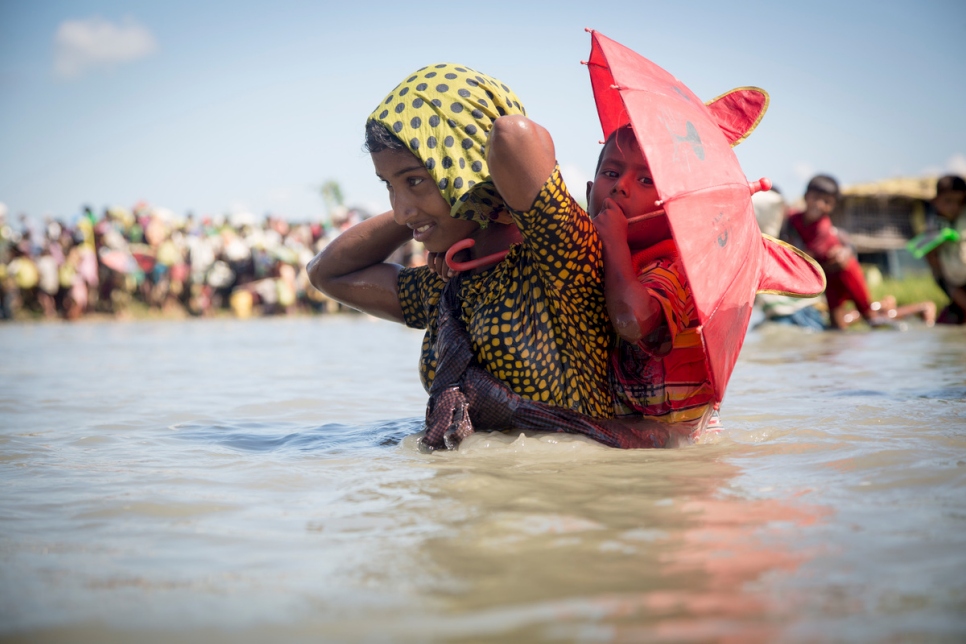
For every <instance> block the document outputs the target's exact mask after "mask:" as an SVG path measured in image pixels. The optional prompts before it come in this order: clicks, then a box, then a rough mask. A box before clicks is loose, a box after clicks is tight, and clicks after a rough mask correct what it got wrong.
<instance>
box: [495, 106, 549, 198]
mask: <svg viewBox="0 0 966 644" xmlns="http://www.w3.org/2000/svg"><path fill="white" fill-rule="evenodd" d="M486 163H487V165H488V166H489V167H490V175H491V176H492V177H493V184H494V185H495V186H496V189H497V191H498V192H499V193H500V195H501V196H502V197H503V200H504V201H505V202H506V203H507V205H508V206H509V207H510V208H512V209H513V210H518V211H526V210H529V209H530V206H532V205H533V200H534V199H536V198H537V195H538V194H540V191H541V190H542V189H543V186H544V184H545V183H546V182H547V179H548V178H549V177H550V175H551V173H553V169H554V167H555V166H556V163H557V160H556V152H555V151H554V147H553V139H552V138H551V136H550V133H549V132H547V130H546V129H545V128H543V127H542V126H540V125H537V124H536V123H534V122H533V121H531V120H530V119H528V118H527V117H525V116H523V115H520V114H510V115H507V116H501V117H500V118H498V119H496V120H495V121H493V128H492V129H491V130H490V135H489V137H488V139H487V142H486Z"/></svg>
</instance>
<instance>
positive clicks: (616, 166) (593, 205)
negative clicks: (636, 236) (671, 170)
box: [587, 128, 659, 218]
mask: <svg viewBox="0 0 966 644" xmlns="http://www.w3.org/2000/svg"><path fill="white" fill-rule="evenodd" d="M608 197H610V198H611V199H613V200H614V201H615V202H616V203H617V205H619V206H620V208H621V210H623V211H624V216H625V217H627V218H631V217H636V216H638V215H643V214H644V213H646V212H651V211H654V210H656V209H657V206H655V205H654V202H655V201H657V200H658V198H659V197H658V194H657V188H656V187H655V186H654V179H653V178H652V177H651V170H650V168H649V167H648V165H647V160H646V159H645V158H644V154H643V153H642V152H641V148H640V146H639V145H638V144H637V139H636V138H635V136H634V133H633V132H632V131H630V130H628V129H626V128H625V129H621V130H618V132H617V136H615V137H613V138H611V139H610V140H609V141H608V142H607V144H606V145H605V146H604V152H603V156H602V157H601V161H600V167H599V168H598V169H597V175H596V176H595V177H594V180H593V181H591V182H588V183H587V212H588V213H589V214H590V216H591V217H596V216H597V213H599V212H600V210H601V205H602V204H603V202H604V199H606V198H608Z"/></svg>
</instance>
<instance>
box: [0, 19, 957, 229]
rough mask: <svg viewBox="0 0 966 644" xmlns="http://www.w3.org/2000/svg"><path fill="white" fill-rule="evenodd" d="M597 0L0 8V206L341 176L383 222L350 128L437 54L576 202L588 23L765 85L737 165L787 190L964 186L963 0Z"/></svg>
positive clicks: (299, 186) (282, 200) (203, 192)
mask: <svg viewBox="0 0 966 644" xmlns="http://www.w3.org/2000/svg"><path fill="white" fill-rule="evenodd" d="M330 4H335V5H336V6H335V7H334V8H332V7H330V6H325V5H330ZM592 4H593V5H598V4H599V3H590V2H583V3H568V2H561V1H558V2H540V3H536V2H524V1H522V0H517V1H515V2H503V1H502V0H498V1H496V2H488V3H478V4H476V5H474V4H472V3H462V2H460V3H452V4H447V3H405V2H392V3H389V2H380V1H375V2H352V1H351V0H350V1H347V2H340V3H318V2H287V1H285V0H279V1H275V2H272V3H267V2H265V3H255V2H244V1H236V2H230V3H227V2H209V3H198V2H181V1H180V0H173V1H168V2H164V3H160V2H150V3H148V2H144V3H138V2H117V1H104V2H93V1H87V0H76V1H73V2H54V1H50V2H46V1H43V0H37V1H36V2H28V1H26V0H22V1H19V2H15V1H13V0H0V202H3V203H5V204H6V205H7V206H8V208H9V210H10V212H11V214H12V215H16V214H17V213H20V212H25V213H27V214H29V215H31V216H33V217H41V216H44V215H48V214H50V215H54V216H59V217H64V218H69V217H71V216H73V215H74V214H76V213H77V212H78V210H79V208H80V206H81V205H82V204H91V205H92V206H94V207H95V208H96V209H98V210H100V209H102V208H104V207H105V206H108V205H125V206H131V205H133V204H134V203H135V202H137V201H140V200H144V201H147V202H149V203H151V204H154V205H158V206H164V207H167V208H170V209H172V210H174V211H175V212H181V213H183V212H186V211H189V210H190V211H193V212H194V213H195V214H198V215H205V214H215V213H226V212H230V211H233V210H248V211H251V212H254V213H256V214H259V215H261V214H264V213H266V212H274V213H277V214H280V215H283V216H286V217H288V218H290V219H296V220H301V219H317V218H318V217H320V216H321V215H322V213H323V212H324V203H323V201H322V199H321V197H320V196H319V192H318V187H319V186H320V185H321V184H322V183H323V182H324V181H326V180H336V181H338V182H340V184H341V185H342V187H343V191H344V193H345V196H346V201H347V202H348V203H349V204H350V205H353V204H359V205H363V206H366V207H369V208H371V209H379V208H386V207H388V199H387V198H386V196H385V192H384V188H383V187H382V185H381V184H380V183H379V182H378V181H377V180H376V179H375V176H374V174H373V170H372V165H371V163H370V161H369V159H368V155H366V154H365V153H363V152H362V151H361V143H362V140H361V139H362V130H363V124H364V121H365V118H366V116H367V115H368V114H369V112H370V111H371V109H372V108H374V107H375V105H376V104H377V103H378V102H379V101H380V99H382V98H383V96H384V95H385V94H386V93H387V92H388V91H389V90H390V89H392V87H394V86H395V84H396V83H397V82H398V81H400V80H401V79H402V78H403V77H405V76H406V75H407V74H408V73H409V72H410V71H412V70H414V69H416V68H418V67H422V66H423V65H426V64H428V63H432V62H444V61H446V62H459V63H465V64H467V65H470V66H472V67H475V68H477V69H480V70H482V71H484V72H486V73H488V74H491V75H493V76H496V77H498V78H500V79H502V80H503V81H504V82H505V83H507V84H508V85H510V86H511V87H512V88H513V89H514V90H515V91H516V92H517V94H518V95H519V96H520V98H521V99H522V101H523V102H524V104H525V105H526V107H527V111H528V113H529V115H530V117H531V118H533V119H534V120H536V121H537V122H539V123H541V124H543V125H545V126H546V127H547V128H548V129H549V130H550V132H551V134H552V135H553V136H554V140H555V142H556V145H557V157H558V160H559V162H560V164H561V166H562V167H563V169H564V176H565V177H566V178H567V179H568V181H569V183H570V184H571V188H572V189H573V190H574V191H575V192H576V193H578V194H582V192H583V187H582V183H583V182H584V181H586V179H588V178H589V177H590V175H591V173H592V172H593V169H594V163H595V161H596V157H597V153H598V151H599V143H598V141H599V140H600V136H601V135H600V127H599V124H598V122H597V117H596V113H595V110H594V104H593V97H592V95H591V91H590V82H589V79H588V75H587V71H586V68H585V67H584V66H582V65H581V64H580V61H581V60H585V59H586V58H587V56H588V54H589V51H590V36H589V35H588V34H586V33H585V32H584V28H585V27H590V28H594V29H597V30H598V31H600V32H601V33H603V34H605V35H607V36H608V37H610V38H612V39H614V40H617V41H618V42H621V43H622V44H624V45H626V46H628V47H630V48H631V49H634V50H635V51H637V52H638V53H640V54H642V55H644V56H646V57H648V58H650V59H651V60H653V61H654V62H656V63H657V64H659V65H661V66H662V67H664V68H665V69H667V70H668V71H669V72H671V73H672V74H674V75H675V76H677V77H678V78H679V79H680V80H681V81H683V82H684V83H685V84H686V85H688V86H689V87H690V88H691V89H692V91H694V92H695V93H696V94H697V95H698V96H700V97H702V98H704V99H706V100H707V99H710V98H713V97H715V96H717V95H719V94H721V93H723V92H725V91H727V90H728V89H730V88H732V87H737V86H741V85H757V86H759V87H762V88H764V89H766V90H767V91H768V92H769V93H770V95H771V107H770V109H769V112H768V114H767V115H766V116H765V119H764V121H763V122H762V124H761V125H760V126H759V128H758V130H757V131H756V132H755V133H754V134H753V135H752V136H751V137H750V138H749V139H748V140H747V141H745V142H744V143H742V144H741V146H739V148H737V153H738V157H739V159H740V161H741V163H742V167H743V169H744V171H745V174H746V175H747V176H748V177H749V178H757V177H760V176H768V177H770V178H772V179H773V181H774V182H775V183H776V184H777V185H778V186H779V187H780V188H781V189H782V191H783V192H784V193H785V194H786V195H788V196H790V197H795V196H798V195H799V194H800V193H801V191H802V189H803V187H804V184H805V182H806V181H807V179H808V177H809V176H811V174H813V173H815V172H819V171H822V172H829V173H832V174H834V175H836V176H837V177H839V179H840V180H841V181H842V182H843V183H846V184H848V183H856V182H861V181H869V180H875V179H882V178H886V177H890V176H899V175H923V174H929V173H938V172H945V171H957V172H959V173H963V174H966V82H964V81H963V78H964V75H966V74H964V66H966V3H963V2H962V1H961V0H948V1H942V0H935V1H924V2H890V1H885V2H861V1H857V2H851V1H848V0H840V1H838V2H827V1H825V0H816V1H813V2H796V3H777V2H744V3H724V2H687V1H680V2H663V1H652V2H648V1H644V0H635V1H632V2H624V1H616V2H610V3H606V5H605V8H599V7H594V8H592V7H591V5H592ZM726 5H728V6H726Z"/></svg>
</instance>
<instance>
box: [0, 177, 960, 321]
mask: <svg viewBox="0 0 966 644" xmlns="http://www.w3.org/2000/svg"><path fill="white" fill-rule="evenodd" d="M819 179H820V180H819V181H817V182H815V181H814V180H813V183H815V185H816V186H818V187H819V188H822V190H819V189H818V188H814V187H811V186H812V184H810V189H809V190H808V191H806V199H805V202H806V204H807V205H809V206H810V207H811V209H812V210H816V213H817V214H815V216H814V219H815V222H818V223H822V222H824V223H825V224H827V225H826V228H827V229H828V230H825V232H824V233H823V234H824V236H825V237H828V238H829V239H834V240H836V243H835V244H831V245H830V248H833V250H836V251H839V252H844V251H845V250H847V249H848V245H847V241H846V242H841V240H843V239H847V234H846V232H845V231H839V230H835V229H834V228H830V227H829V226H830V224H828V214H829V213H828V210H830V208H832V207H834V200H835V199H837V197H838V186H837V184H836V183H835V181H834V180H833V179H831V177H825V176H821V177H819ZM822 181H825V183H822ZM826 184H828V185H827V186H826ZM823 186H824V187H823ZM823 190H824V192H823ZM815 195H818V197H815ZM809 196H812V197H813V198H812V201H811V202H810V201H809V200H808V197H809ZM819 197H821V198H825V199H827V200H829V204H826V205H827V206H828V207H827V208H826V209H825V210H824V211H822V212H821V213H818V212H817V209H818V207H817V206H815V204H814V203H812V202H815V203H818V202H820V198H819ZM753 201H754V202H755V210H756V215H757V217H758V221H759V225H760V226H761V228H762V231H763V232H766V233H769V234H771V235H772V236H775V237H779V236H781V237H782V238H784V239H788V238H787V237H786V235H785V234H784V231H785V230H786V229H789V225H788V224H789V223H790V222H793V221H795V218H794V217H789V209H788V207H787V206H786V205H785V201H784V200H783V199H782V197H781V196H780V195H779V194H777V193H775V192H774V191H771V192H766V193H759V194H758V195H756V196H755V198H754V199H753ZM947 202H949V203H947ZM953 202H955V203H953ZM929 205H930V209H931V211H932V212H934V213H935V214H936V216H935V217H933V219H935V220H936V221H939V222H947V220H948V222H947V223H945V224H944V226H945V227H949V226H952V227H953V229H961V228H962V227H963V225H964V223H963V216H962V215H961V213H963V212H966V183H964V182H963V179H962V178H960V177H953V176H950V177H944V178H943V179H942V180H941V181H940V182H939V185H937V197H936V199H934V200H933V202H932V203H930V204H929ZM807 211H808V208H806V212H807ZM367 216H368V213H365V212H363V211H361V210H359V209H347V208H343V207H339V208H337V209H335V211H334V212H333V213H332V215H331V216H330V218H329V222H328V223H326V224H323V223H322V222H320V221H317V222H314V223H309V222H302V223H291V222H289V221H287V220H285V219H282V218H279V217H273V216H271V215H267V216H265V218H264V219H263V220H262V221H261V222H258V221H257V219H256V218H255V217H254V216H252V215H250V214H247V213H246V214H235V215H227V216H220V217H204V218H200V219H197V218H195V217H194V216H192V215H191V214H188V215H186V216H184V217H178V216H177V215H175V214H174V213H172V212H171V211H169V210H167V209H164V208H156V207H151V206H148V205H146V204H143V203H141V204H138V205H136V206H135V207H134V208H132V209H127V208H122V207H111V208H106V209H104V211H103V213H102V214H101V215H100V216H98V215H97V214H96V213H95V212H94V211H93V210H92V209H91V208H90V207H85V208H84V209H83V212H82V214H81V215H79V216H78V217H75V218H74V221H73V222H72V223H71V224H68V223H66V222H64V221H60V220H55V219H52V218H48V219H47V220H46V221H44V222H43V225H42V227H38V226H31V225H30V223H29V222H28V220H27V218H26V216H24V215H21V216H20V217H19V219H18V221H17V222H11V221H9V217H8V213H7V211H6V207H5V206H4V205H3V204H0V319H6V320H10V319H37V318H47V319H55V318H62V319H67V320H76V319H78V318H80V317H83V316H85V315H88V314H107V315H113V316H115V317H125V316H131V315H135V314H148V315H150V314H151V313H152V312H156V313H161V314H164V315H167V316H182V315H190V316H210V315H217V314H219V313H226V314H231V315H234V316H236V317H252V316H258V315H279V314H293V313H325V312H335V311H338V310H340V308H342V305H341V304H339V303H337V302H335V301H334V300H331V299H329V298H328V297H326V296H325V295H324V294H322V293H321V292H320V291H318V290H317V289H316V288H315V287H313V286H312V285H311V284H310V283H309V279H308V275H307V274H306V270H305V266H306V264H307V263H308V261H309V260H310V259H311V258H312V257H313V256H315V255H316V254H317V253H318V252H319V251H320V250H322V248H324V247H325V246H326V245H327V244H328V243H329V242H330V241H331V240H332V239H334V238H335V237H336V236H338V235H339V234H340V233H341V232H342V231H344V230H346V229H348V228H349V227H351V226H353V225H354V224H356V223H358V222H359V221H362V220H363V219H365V218H366V217H367ZM957 217H959V219H957ZM810 225H811V226H812V227H814V226H816V225H818V224H817V223H812V224H810ZM780 229H781V232H780ZM938 230H946V228H944V227H943V226H939V228H938ZM946 232H947V233H948V231H946ZM957 232H958V231H957ZM813 237H815V239H811V238H810V242H811V243H810V244H809V243H805V242H804V241H803V240H802V239H801V237H799V238H796V239H788V240H789V241H792V242H793V243H795V245H796V246H799V247H800V248H802V249H803V250H806V251H807V252H809V254H811V255H813V256H816V257H822V258H823V262H824V265H823V268H824V269H825V271H826V274H827V276H828V278H829V283H830V285H831V286H832V290H831V291H830V292H831V293H832V294H833V295H835V297H836V298H837V299H836V300H835V302H834V303H829V304H833V305H831V306H830V305H829V304H826V301H825V299H824V298H822V299H821V300H814V299H812V300H810V299H796V298H790V297H786V296H782V295H761V296H759V298H758V301H757V304H758V306H759V307H760V308H761V310H762V312H763V313H764V320H765V321H772V322H782V323H786V324H794V325H797V326H802V327H805V328H811V329H816V330H821V329H823V328H830V327H831V328H844V327H846V326H850V325H851V324H853V323H855V322H857V321H859V320H860V319H865V320H866V321H867V322H869V323H870V324H872V325H876V324H879V323H881V322H883V321H892V320H896V319H898V318H902V317H905V316H908V315H917V316H920V317H922V318H923V320H924V321H925V322H926V323H927V324H930V325H931V324H933V323H934V322H936V321H938V322H940V323H943V322H945V323H951V324H962V323H963V322H964V316H963V314H962V310H963V304H964V303H966V296H964V295H963V293H964V291H963V288H964V286H962V285H960V284H959V283H958V282H961V281H963V280H962V279H961V276H960V275H959V274H958V273H955V271H952V273H955V275H953V274H951V273H950V271H951V270H952V269H949V268H948V266H947V267H946V269H944V268H943V267H944V266H946V265H951V266H960V265H963V260H962V259H961V258H959V254H961V250H957V249H960V247H961V246H962V245H963V244H962V242H960V241H959V237H958V236H957V242H958V243H953V244H949V243H946V244H943V245H941V246H937V247H936V248H934V249H931V250H930V252H929V253H928V254H926V255H925V256H924V259H926V260H927V262H928V266H929V267H930V268H931V269H932V272H933V273H934V275H935V277H936V280H937V283H938V284H939V285H940V287H941V288H942V289H943V291H944V292H945V293H946V294H947V296H948V297H949V299H950V302H949V305H948V306H947V307H946V309H944V310H942V311H940V312H939V315H938V319H937V312H936V310H935V305H934V304H932V303H931V302H921V303H915V304H912V305H907V306H904V307H903V306H896V303H895V300H894V298H890V297H888V296H887V297H886V298H884V299H883V300H882V301H881V302H875V301H872V300H871V298H870V297H869V296H868V288H867V286H865V283H864V279H863V278H862V277H861V272H860V271H859V268H858V264H857V263H856V262H855V259H854V253H853V254H848V253H846V255H847V257H846V259H847V260H848V262H849V266H848V268H849V269H850V270H848V271H844V270H843V269H842V266H840V264H842V265H844V263H843V262H842V261H840V262H838V263H836V262H835V261H831V260H829V259H828V258H826V257H825V256H824V255H823V254H822V252H820V251H821V249H819V248H818V246H820V245H821V244H819V242H818V241H816V239H819V237H818V236H815V235H813ZM819 241H821V240H819ZM826 245H829V244H826ZM421 246H422V245H421V244H418V243H417V242H415V241H412V242H410V243H409V244H408V245H406V246H405V247H404V248H402V249H400V250H399V251H398V252H397V253H395V255H394V257H393V258H392V260H393V261H395V262H397V263H399V264H401V265H403V266H418V265H421V264H423V263H425V256H424V255H425V252H424V249H423V248H422V247H421ZM943 253H944V254H943ZM946 255H949V256H950V257H952V259H950V258H949V257H946ZM941 258H942V259H944V260H945V261H941ZM957 258H959V259H958V261H954V260H957ZM853 264H854V265H853ZM944 270H945V273H944ZM842 275H845V276H848V277H850V279H851V282H849V281H847V280H846V281H845V282H843V279H842ZM840 282H843V283H846V284H847V285H848V288H845V287H842V288H839V283H840ZM843 289H844V290H843ZM839 291H842V294H841V295H839ZM828 296H829V295H828V293H827V294H826V296H825V297H828ZM848 300H852V301H854V302H855V304H854V306H853V308H851V309H850V308H845V307H843V306H842V304H843V303H848V302H847V301H848Z"/></svg>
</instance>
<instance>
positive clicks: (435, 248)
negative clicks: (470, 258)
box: [370, 150, 480, 253]
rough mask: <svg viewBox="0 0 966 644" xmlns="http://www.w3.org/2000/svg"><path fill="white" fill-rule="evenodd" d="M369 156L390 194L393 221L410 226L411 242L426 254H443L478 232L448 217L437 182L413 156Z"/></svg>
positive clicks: (469, 223) (399, 153) (393, 152)
mask: <svg viewBox="0 0 966 644" xmlns="http://www.w3.org/2000/svg"><path fill="white" fill-rule="evenodd" d="M370 156H371V157H372V164H373V165H374V166H375V168H376V176H377V177H379V179H381V180H382V182H383V183H385V184H386V188H387V189H388V190H389V203H390V204H391V205H392V211H393V218H394V219H395V221H396V223H397V224H399V225H400V226H409V228H411V229H412V231H413V239H414V240H416V241H418V242H421V243H422V244H423V245H424V246H425V247H426V250H428V251H430V252H433V253H445V252H446V251H447V250H449V247H450V246H452V245H453V244H455V243H456V242H458V241H460V240H461V239H466V238H467V237H472V236H473V235H474V234H475V233H477V232H479V231H480V225H479V224H478V223H476V222H473V221H467V220H464V219H457V218H455V217H451V216H450V214H449V213H450V207H449V204H448V203H447V202H446V200H445V199H443V195H442V194H441V193H440V191H439V187H438V186H437V185H436V181H435V180H434V179H433V177H432V176H431V175H430V174H429V171H428V170H426V167H425V166H423V163H422V161H420V160H419V159H418V158H416V156H415V155H414V154H412V153H411V152H408V151H406V150H383V151H382V152H373V153H372V154H371V155H370Z"/></svg>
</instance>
